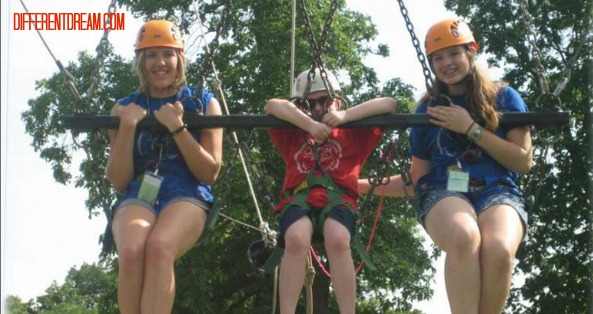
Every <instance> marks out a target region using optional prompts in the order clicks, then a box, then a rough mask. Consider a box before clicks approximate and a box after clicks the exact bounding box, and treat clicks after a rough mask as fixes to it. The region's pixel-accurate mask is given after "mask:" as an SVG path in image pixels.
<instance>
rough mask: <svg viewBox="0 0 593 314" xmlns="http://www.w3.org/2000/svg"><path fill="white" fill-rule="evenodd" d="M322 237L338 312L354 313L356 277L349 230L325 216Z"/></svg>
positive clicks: (344, 313)
mask: <svg viewBox="0 0 593 314" xmlns="http://www.w3.org/2000/svg"><path fill="white" fill-rule="evenodd" d="M323 237H324V244H325V250H326V252H327V257H328V259H329V265H330V269H331V274H332V283H333V286H334V291H335V292H336V299H337V301H338V307H339V308H340V313H342V314H354V311H355V307H356V278H355V272H354V262H353V261H352V254H351V252H350V232H349V231H348V229H346V227H344V226H343V225H342V224H341V223H339V222H337V221H335V220H334V219H332V218H327V219H326V220H325V225H324V228H323Z"/></svg>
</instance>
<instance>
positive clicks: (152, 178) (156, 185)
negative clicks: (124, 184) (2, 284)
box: [138, 171, 163, 205]
mask: <svg viewBox="0 0 593 314" xmlns="http://www.w3.org/2000/svg"><path fill="white" fill-rule="evenodd" d="M162 182H163V177H161V176H159V175H156V174H154V173H152V172H151V171H146V172H145V173H144V177H143V178H142V184H141V185H140V191H139V192H138V198H139V199H141V200H143V201H146V202H148V203H149V204H151V205H154V203H155V201H156V197H157V196H158V194H159V190H160V189H161V183H162Z"/></svg>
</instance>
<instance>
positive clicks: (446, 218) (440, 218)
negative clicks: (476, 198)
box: [425, 197, 480, 314]
mask: <svg viewBox="0 0 593 314" xmlns="http://www.w3.org/2000/svg"><path fill="white" fill-rule="evenodd" d="M425 223H426V229H427V232H428V234H429V235H430V237H431V238H432V240H433V241H434V242H435V244H436V245H437V246H438V247H439V248H440V249H441V250H443V251H445V252H446V253H447V255H446V257H445V284H446V286H447V296H448V299H449V305H450V307H451V312H452V313H455V314H458V313H459V314H465V313H468V314H475V313H477V312H478V306H479V301H480V255H479V254H480V230H479V229H478V224H477V221H476V216H475V213H474V211H473V209H472V208H471V205H470V204H468V203H467V202H466V201H464V200H462V199H460V198H455V197H447V198H445V199H443V200H441V201H440V202H438V203H437V204H436V205H435V206H434V207H433V208H432V210H431V211H430V212H429V213H428V215H427V216H426V218H425Z"/></svg>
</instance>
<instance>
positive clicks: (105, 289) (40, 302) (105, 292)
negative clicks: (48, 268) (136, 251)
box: [6, 264, 118, 314]
mask: <svg viewBox="0 0 593 314" xmlns="http://www.w3.org/2000/svg"><path fill="white" fill-rule="evenodd" d="M116 294H117V292H116V282H115V273H114V272H113V271H111V270H110V269H109V268H107V267H104V266H99V265H95V264H92V265H88V264H83V265H82V266H80V268H79V269H76V268H74V267H72V268H70V270H69V271H68V275H67V276H66V278H65V281H64V284H62V285H58V284H57V283H56V282H53V283H52V284H51V286H49V287H48V288H47V289H46V290H45V294H44V295H41V296H38V297H36V298H35V299H31V300H29V302H27V303H23V302H22V301H21V300H20V299H19V298H18V297H16V296H8V297H7V299H6V308H7V310H8V312H9V313H11V314H80V313H89V314H92V313H96V314H99V313H101V314H109V313H113V314H116V313H118V309H117V305H116V304H115V303H116Z"/></svg>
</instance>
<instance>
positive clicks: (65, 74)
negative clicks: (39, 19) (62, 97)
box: [19, 0, 82, 102]
mask: <svg viewBox="0 0 593 314" xmlns="http://www.w3.org/2000/svg"><path fill="white" fill-rule="evenodd" d="M19 1H20V3H21V5H22V6H23V8H24V9H25V12H27V14H29V9H27V6H25V3H24V2H23V0H19ZM35 31H36V32H37V35H39V39H41V42H42V43H43V45H44V46H45V49H46V50H47V52H49V54H50V55H51V57H52V59H54V62H55V63H56V65H57V66H58V69H59V70H60V73H61V74H62V76H63V79H64V82H65V83H66V85H67V86H68V88H69V89H70V91H71V92H72V94H73V95H74V96H75V97H76V98H77V99H78V100H79V101H81V102H82V97H81V96H80V93H79V92H78V89H76V85H74V76H72V74H70V72H68V70H66V68H65V67H64V65H63V64H62V62H61V61H60V60H58V59H57V58H56V56H55V55H54V53H53V52H52V50H51V49H50V48H49V46H48V45H47V42H45V38H43V35H41V32H40V31H39V29H37V27H35Z"/></svg>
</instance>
